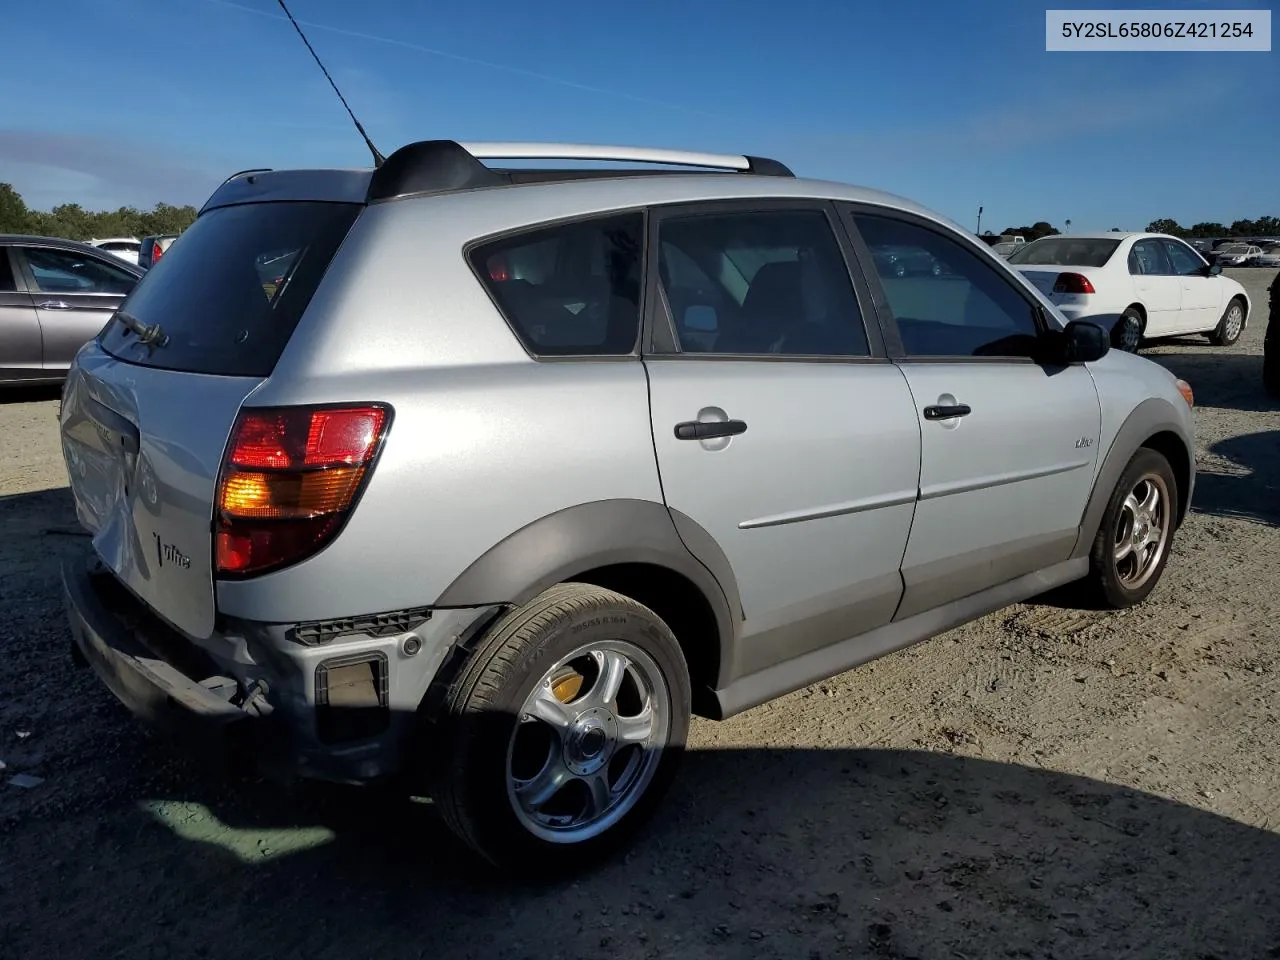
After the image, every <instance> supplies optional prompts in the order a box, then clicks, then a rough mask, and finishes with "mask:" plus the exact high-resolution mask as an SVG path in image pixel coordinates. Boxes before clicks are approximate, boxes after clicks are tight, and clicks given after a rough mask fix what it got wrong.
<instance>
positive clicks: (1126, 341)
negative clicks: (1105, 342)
mask: <svg viewBox="0 0 1280 960" xmlns="http://www.w3.org/2000/svg"><path fill="white" fill-rule="evenodd" d="M1145 326H1146V322H1145V321H1144V320H1143V319H1142V314H1141V313H1139V312H1138V311H1137V310H1135V309H1134V308H1133V307H1126V308H1125V311H1124V313H1122V314H1120V318H1119V319H1118V320H1117V321H1116V322H1115V325H1114V326H1113V327H1112V328H1111V346H1113V347H1115V348H1116V349H1117V350H1123V351H1124V352H1125V353H1137V352H1138V347H1140V346H1142V330H1143V328H1144V327H1145Z"/></svg>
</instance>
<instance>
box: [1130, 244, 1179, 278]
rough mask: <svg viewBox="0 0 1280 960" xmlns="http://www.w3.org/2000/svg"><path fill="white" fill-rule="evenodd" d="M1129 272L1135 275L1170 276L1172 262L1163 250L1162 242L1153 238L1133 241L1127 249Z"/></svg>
mask: <svg viewBox="0 0 1280 960" xmlns="http://www.w3.org/2000/svg"><path fill="white" fill-rule="evenodd" d="M1129 272H1130V273H1131V274H1133V275H1134V276H1135V277H1153V276H1154V277H1168V276H1172V274H1173V264H1171V263H1170V262H1169V255H1168V254H1167V253H1165V251H1164V244H1162V243H1161V242H1160V241H1159V240H1156V239H1154V238H1152V239H1148V240H1139V241H1138V242H1137V243H1135V244H1134V245H1133V249H1132V250H1130V251H1129Z"/></svg>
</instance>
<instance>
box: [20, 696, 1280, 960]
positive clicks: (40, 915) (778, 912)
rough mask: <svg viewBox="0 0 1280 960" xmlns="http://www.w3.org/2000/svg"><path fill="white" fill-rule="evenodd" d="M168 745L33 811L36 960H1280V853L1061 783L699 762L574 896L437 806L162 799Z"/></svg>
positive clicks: (140, 753)
mask: <svg viewBox="0 0 1280 960" xmlns="http://www.w3.org/2000/svg"><path fill="white" fill-rule="evenodd" d="M104 720H107V722H110V723H112V724H116V723H118V722H120V721H119V719H118V718H117V717H115V716H112V717H110V718H107V717H105V715H104ZM156 749H157V748H156V747H153V746H146V745H144V746H143V747H142V748H141V749H132V750H129V751H127V752H122V753H121V754H119V755H116V756H113V757H110V758H105V757H104V758H102V759H101V760H100V762H99V763H98V764H97V769H96V770H94V771H92V774H96V776H94V777H93V781H94V783H95V785H96V791H95V792H94V793H93V794H92V795H82V796H81V797H80V798H78V802H77V803H76V804H75V805H74V807H73V808H72V809H69V810H68V809H64V810H63V811H62V812H61V813H60V814H58V815H48V816H41V815H40V812H39V811H40V807H39V806H38V800H35V799H34V797H35V796H36V793H35V791H32V795H33V809H32V810H31V811H29V812H28V814H27V816H25V817H23V818H22V819H21V820H20V821H18V822H16V823H13V822H10V823H8V824H6V827H7V829H6V834H7V836H6V840H5V852H6V860H7V861H8V864H9V865H8V866H7V867H6V870H5V873H6V876H5V880H4V883H3V886H2V887H0V939H3V940H4V941H5V942H7V943H8V944H9V946H10V949H11V950H12V951H13V953H12V954H11V955H12V956H22V957H35V956H56V957H59V958H65V960H73V958H82V957H108V956H124V955H128V956H131V957H132V956H146V957H176V956H217V955H221V954H223V952H224V951H226V950H230V949H231V948H232V947H233V946H238V947H240V948H243V949H246V950H250V951H252V952H253V953H255V954H259V953H261V954H265V955H269V956H272V957H273V958H284V957H308V958H313V957H317V958H319V957H332V958H346V957H366V956H368V957H380V958H399V957H413V958H417V957H432V958H451V957H477V958H479V957H484V958H490V957H512V958H515V957H564V958H574V957H597V956H599V957H603V956H616V957H623V958H631V957H635V958H640V957H654V956H708V955H711V956H722V955H724V956H746V955H750V956H771V957H806V956H807V957H813V956H845V955H848V956H871V957H897V958H906V957H957V956H959V957H973V958H977V957H994V956H1007V957H1033V956H1034V957H1047V956H1053V957H1056V958H1066V957H1090V958H1096V957H1100V956H1117V955H1123V956H1128V957H1152V958H1161V960H1164V958H1169V957H1207V956H1215V957H1224V958H1225V957H1265V956H1277V955H1280V953H1276V952H1272V953H1268V951H1277V950H1280V872H1277V871H1276V870H1275V869H1274V866H1275V863H1276V862H1278V860H1280V837H1277V835H1276V834H1275V833H1273V832H1269V831H1267V830H1260V829H1256V828H1254V827H1250V826H1246V825H1243V824H1240V823H1237V822H1234V821H1232V820H1229V819H1226V818H1224V817H1221V816H1218V815H1216V814H1213V813H1208V812H1205V811H1203V810H1199V809H1196V808H1193V807H1190V806H1186V805H1183V804H1180V803H1175V802H1172V801H1169V800H1166V799H1163V798H1160V797H1157V796H1153V795H1151V794H1147V793H1142V792H1139V791H1135V790H1131V789H1127V788H1124V787H1120V786H1116V785H1114V784H1108V783H1103V782H1099V781H1095V780H1090V779H1086V778H1082V777H1077V776H1071V775H1067V774H1062V773H1055V772H1051V771H1048V770H1043V769H1035V768H1029V767H1023V766H1017V765H1012V764H1005V763H994V762H987V761H982V760H974V759H966V758H962V757H958V756H953V755H947V754H938V753H928V752H914V751H901V750H869V749H868V750H860V749H841V750H806V749H747V750H737V751H735V750H709V751H697V752H690V753H689V754H688V755H687V756H686V757H685V764H684V770H683V773H682V777H681V778H680V779H679V780H678V781H677V784H676V787H675V789H674V790H673V792H672V793H671V794H670V795H669V796H668V798H667V802H666V803H665V805H664V807H663V810H662V811H661V812H660V814H659V816H658V817H657V819H656V821H655V822H654V823H653V824H651V825H650V827H649V828H648V829H647V830H646V831H644V832H642V833H641V835H640V836H639V837H638V838H636V840H635V841H634V842H633V844H632V845H631V846H630V848H629V849H628V850H627V851H626V852H625V853H623V854H620V855H618V856H617V857H615V858H614V860H612V861H611V862H608V863H606V864H605V865H604V866H602V867H599V868H597V869H595V870H593V871H591V872H588V873H584V874H582V875H579V876H576V877H573V878H570V879H561V880H554V879H550V878H549V877H548V875H549V874H550V873H551V872H552V869H553V868H554V867H556V866H558V865H557V864H556V863H554V862H551V861H549V862H547V863H538V862H530V863H528V864H527V865H525V867H524V869H523V870H522V875H521V876H520V877H519V878H518V882H512V881H511V880H509V879H500V878H497V877H496V876H494V875H492V874H490V873H489V872H487V871H486V870H484V869H482V868H481V867H479V866H478V864H477V863H476V861H475V860H474V858H472V857H471V855H470V854H469V853H467V852H466V851H465V850H464V849H463V848H462V847H461V845H460V844H459V843H458V842H457V841H455V840H454V839H453V838H452V836H451V835H449V834H448V833H447V832H446V831H445V830H444V828H443V827H442V825H441V822H440V820H439V819H438V817H437V816H436V815H435V813H434V811H433V809H432V807H431V806H430V805H429V804H425V803H418V802H411V801H409V800H394V799H392V798H390V797H389V796H387V795H386V794H383V793H375V792H371V791H367V790H358V789H356V788H340V787H322V786H319V785H313V786H310V787H294V788H285V787H272V786H269V785H265V784H248V785H242V786H241V787H239V788H238V789H232V788H230V787H219V786H216V785H213V784H211V783H206V782H205V781H204V780H202V779H201V778H198V777H195V776H193V775H183V776H179V777H178V778H177V779H176V780H172V779H171V780H169V782H167V783H166V784H163V786H162V785H161V784H160V783H156V782H154V781H152V780H150V779H149V778H148V772H147V771H146V770H145V769H144V768H145V767H146V766H147V765H151V764H154V763H155V762H156V761H157V759H158V758H157V756H156ZM162 779H163V778H162ZM37 789H38V788H37ZM44 789H45V790H46V791H49V792H51V793H56V792H58V791H59V790H62V789H65V785H64V784H59V783H58V782H57V780H56V779H55V780H53V781H50V782H49V783H48V784H47V785H46V786H45V787H44ZM15 827H16V828H17V829H15ZM89 837H91V838H92V842H91V843H85V842H84V841H85V839H86V838H89ZM547 856H548V857H549V858H554V857H555V853H554V851H553V852H551V853H549V854H547Z"/></svg>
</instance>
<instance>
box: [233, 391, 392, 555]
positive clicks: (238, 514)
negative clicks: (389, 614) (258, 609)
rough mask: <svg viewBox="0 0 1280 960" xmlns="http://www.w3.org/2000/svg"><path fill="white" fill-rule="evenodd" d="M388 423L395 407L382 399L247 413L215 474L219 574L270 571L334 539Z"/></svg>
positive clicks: (367, 470) (237, 420)
mask: <svg viewBox="0 0 1280 960" xmlns="http://www.w3.org/2000/svg"><path fill="white" fill-rule="evenodd" d="M390 423H391V411H390V409H389V408H388V407H385V406H382V405H380V404H368V405H362V406H351V407H276V408H264V409H261V410H245V411H242V412H241V414H240V416H239V417H238V418H237V419H236V424H235V428H234V429H233V430H232V433H231V441H230V443H229V444H228V445H227V453H226V457H225V458H224V460H223V465H222V472H221V475H220V476H219V478H218V502H217V515H216V521H215V530H214V567H215V569H216V570H217V573H218V574H219V575H220V576H224V577H245V576H251V575H255V574H260V573H265V572H267V571H268V570H275V569H278V568H280V567H284V566H288V565H289V564H292V563H297V562H298V561H300V560H305V559H306V558H307V557H309V556H311V555H312V554H314V553H316V552H317V551H318V550H320V549H321V548H322V547H324V546H325V545H326V544H327V543H329V541H330V540H332V539H333V538H334V537H335V536H336V535H337V533H338V531H339V530H340V529H342V524H343V523H344V522H345V521H346V518H347V516H348V515H349V514H350V512H351V509H352V507H354V506H355V503H356V500H357V499H358V498H359V496H360V491H361V490H362V489H363V488H364V483H365V480H366V479H367V475H368V472H369V470H370V469H372V465H373V461H374V458H375V457H376V456H377V454H378V450H379V449H380V448H381V446H382V441H383V438H384V437H386V434H387V428H388V427H389V426H390Z"/></svg>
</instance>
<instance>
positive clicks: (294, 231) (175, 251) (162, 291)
mask: <svg viewBox="0 0 1280 960" xmlns="http://www.w3.org/2000/svg"><path fill="white" fill-rule="evenodd" d="M362 209H363V207H362V206H361V205H360V204H355V203H327V202H320V201H289V202H276V203H251V204H243V205H241V206H233V207H221V208H219V209H216V210H211V211H209V212H208V213H205V214H203V215H201V216H200V217H199V218H197V219H196V222H195V223H193V224H192V225H191V226H190V227H189V228H188V229H187V230H186V231H185V232H184V233H183V235H182V243H179V244H174V246H173V248H172V249H171V250H170V251H169V252H167V253H166V254H165V255H164V256H163V257H161V258H160V260H159V261H157V262H156V264H155V265H154V266H153V267H151V269H150V270H148V271H147V273H146V275H145V276H144V277H143V279H142V280H141V281H139V283H138V286H137V287H136V288H135V289H134V291H133V293H132V295H130V296H129V298H128V299H127V300H125V302H124V303H123V304H122V305H121V307H120V311H121V312H123V313H127V314H129V315H131V316H133V317H135V318H137V319H138V320H139V321H141V322H142V323H144V324H148V325H150V324H157V323H158V324H159V325H160V328H161V330H162V331H163V333H164V335H165V336H166V337H167V338H168V339H167V340H166V341H165V342H164V344H163V345H162V346H150V347H148V346H145V345H140V344H139V343H138V338H137V337H136V336H135V335H134V334H133V333H132V332H131V331H130V330H129V329H128V328H127V327H126V326H125V325H124V324H123V323H122V322H121V321H120V320H119V319H114V320H112V322H111V323H110V324H108V326H107V328H106V329H105V330H104V331H103V334H102V338H101V343H102V346H103V349H105V350H106V351H107V352H108V353H110V354H112V355H113V356H116V357H119V358H120V359H122V360H127V361H129V362H130V363H137V364H142V365H143V366H149V367H160V368H163V369H167V370H184V371H187V372H190V373H210V374H220V375H226V376H246V377H266V376H269V375H270V374H271V371H272V370H273V369H274V368H275V365H276V361H277V360H278V359H279V358H280V354H281V353H282V352H283V351H284V348H285V345H286V344H287V343H288V342H289V338H290V336H292V335H293V331H294V328H295V327H296V326H297V325H298V321H299V320H300V319H301V317H302V314H303V311H305V310H306V308H307V304H308V303H309V302H310V301H311V297H312V295H313V294H314V293H315V291H316V288H317V287H318V286H319V285H320V280H321V278H322V277H323V276H324V274H325V271H326V270H327V269H328V267H329V264H330V262H331V261H332V260H333V257H334V254H335V253H337V250H338V247H339V245H341V243H342V240H343V238H344V237H345V236H346V235H347V231H348V230H350V229H351V225H352V224H353V223H354V222H355V220H356V217H357V216H359V214H360V211H361V210H362Z"/></svg>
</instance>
